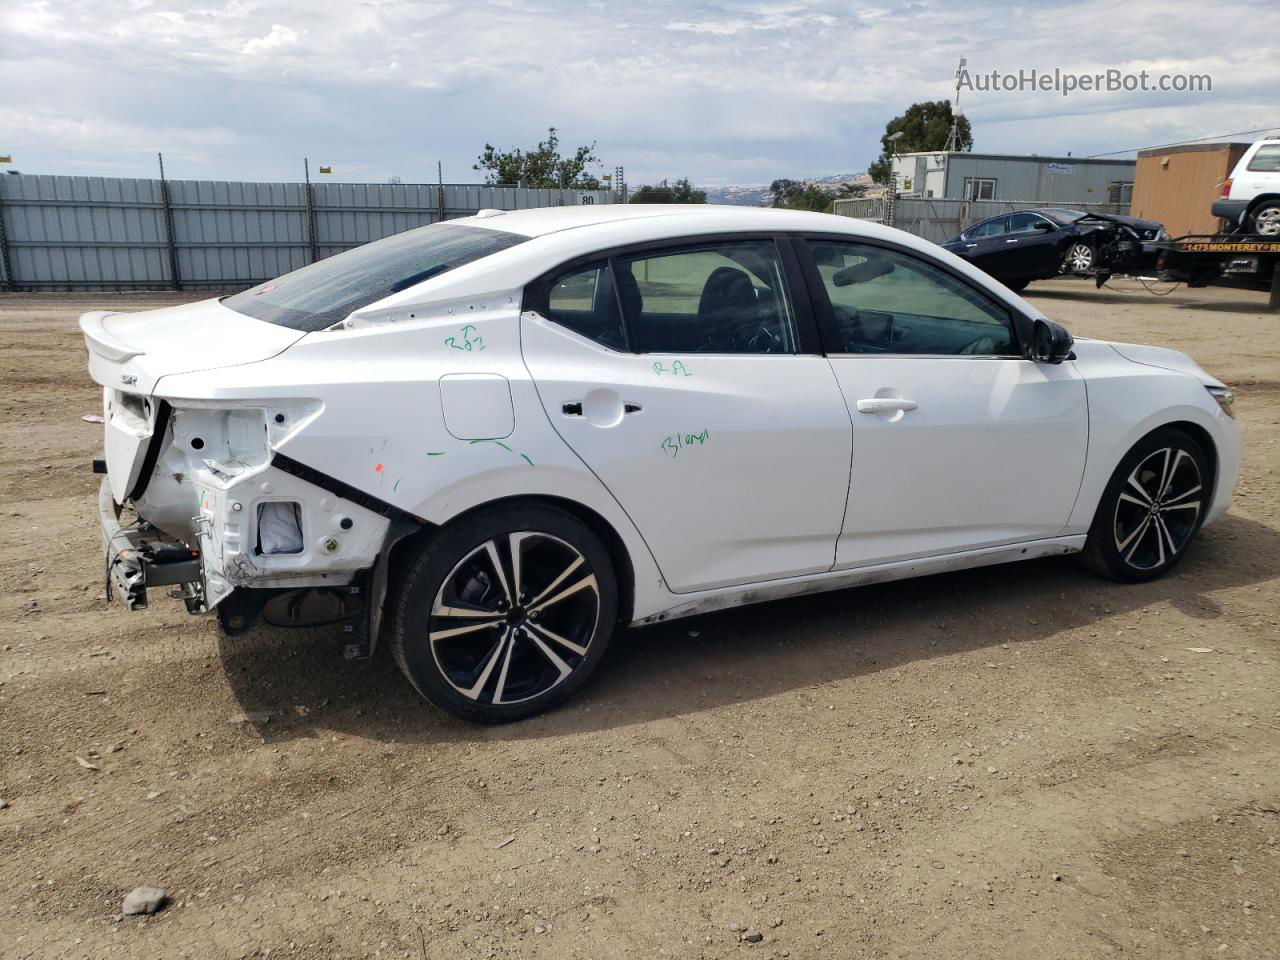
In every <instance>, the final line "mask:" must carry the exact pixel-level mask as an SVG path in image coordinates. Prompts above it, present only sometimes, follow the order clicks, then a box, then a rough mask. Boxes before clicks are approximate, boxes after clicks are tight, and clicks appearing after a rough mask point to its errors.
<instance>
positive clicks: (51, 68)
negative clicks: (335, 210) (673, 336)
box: [0, 0, 1280, 186]
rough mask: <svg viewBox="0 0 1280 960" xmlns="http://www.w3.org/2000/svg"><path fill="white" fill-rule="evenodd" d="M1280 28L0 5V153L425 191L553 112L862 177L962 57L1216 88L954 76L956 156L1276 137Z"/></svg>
mask: <svg viewBox="0 0 1280 960" xmlns="http://www.w3.org/2000/svg"><path fill="white" fill-rule="evenodd" d="M1278 28H1280V4H1278V3H1276V2H1275V0H1217V2H1214V3H1213V4H1206V3H1204V2H1191V0H1125V2H1124V3H1116V2H1113V0H1074V2H1058V0H1030V2H1026V0H1024V2H1016V0H1014V2H1008V0H977V2H965V3H961V2H956V0H907V2H861V0H851V2H805V0H795V2H751V0H747V2H734V0H723V2H708V0H686V2H672V0H646V2H644V3H639V4H633V3H626V2H622V0H615V2H609V3H603V2H598V0H575V2H572V3H569V2H563V0H504V2H492V0H433V2H400V0H345V2H342V3H336V2H333V0H307V2H303V0H230V2H225V3H219V2H216V0H203V2H201V0H195V2H188V0H168V2H151V0H125V2H121V0H56V2H55V0H3V4H0V155H10V156H12V158H13V163H12V167H13V168H17V169H20V170H21V171H22V172H23V173H62V174H69V173H76V174H93V175H104V176H143V177H147V176H154V175H155V172H156V153H157V152H158V151H163V153H164V157H165V167H166V173H167V174H168V176H170V177H171V178H176V179H224V180H295V179H300V176H301V172H302V161H303V157H309V158H310V160H311V164H312V171H313V174H314V173H315V170H316V168H317V166H319V165H320V164H324V165H328V166H331V167H332V170H333V173H332V175H331V178H332V179H335V180H351V181H374V182H380V181H385V180H387V179H388V178H390V177H400V178H401V179H402V180H403V181H404V182H427V181H430V182H434V180H435V178H436V164H437V162H440V163H443V165H444V178H445V180H446V181H447V182H479V181H481V180H482V179H483V176H482V174H481V173H479V172H477V171H475V170H473V169H472V164H473V163H474V162H475V158H476V155H477V154H479V153H480V151H481V150H482V149H483V147H484V144H485V143H486V142H489V143H493V144H495V145H498V146H501V147H510V146H522V147H528V146H531V145H533V144H534V143H536V142H537V141H538V140H539V139H541V138H542V137H543V136H545V133H546V129H547V127H549V126H553V125H554V126H556V127H557V128H558V129H559V131H560V136H561V142H562V145H563V146H566V147H572V146H575V145H577V144H579V143H590V142H592V141H594V142H595V143H596V150H597V153H598V155H599V156H600V158H601V160H602V162H603V163H602V166H601V168H599V170H598V172H600V173H604V172H611V171H612V169H613V167H614V166H615V165H623V166H624V167H625V169H626V175H627V176H626V178H627V181H628V182H629V183H630V184H632V185H636V184H639V183H645V182H654V181H656V180H658V179H661V178H664V177H667V178H673V179H674V178H677V177H684V176H687V177H690V178H692V179H693V180H694V182H695V183H697V184H702V185H710V186H717V185H750V184H759V183H768V182H769V181H770V180H772V179H774V178H777V177H792V178H803V177H811V176H825V175H830V174H843V173H856V172H860V171H862V170H864V169H865V168H866V166H867V164H868V163H869V162H870V161H872V160H873V159H875V157H876V156H877V155H878V153H879V137H880V135H881V134H882V133H883V131H884V124H885V122H886V121H888V120H889V119H890V118H891V117H893V116H894V115H895V114H897V113H899V112H901V110H902V109H904V108H905V107H906V106H907V105H909V104H910V103H912V102H913V101H918V100H934V99H944V98H947V97H954V95H955V84H956V79H955V77H956V67H957V63H958V61H959V59H960V58H961V57H965V58H966V59H967V61H968V70H969V73H970V77H971V78H973V77H976V76H977V75H979V74H982V73H989V72H990V71H992V70H999V71H1002V72H1005V73H1012V74H1016V73H1017V72H1018V71H1019V70H1030V69H1032V68H1037V69H1039V70H1042V71H1044V70H1048V71H1052V70H1053V69H1054V68H1059V69H1061V70H1063V71H1069V72H1076V73H1095V72H1100V71H1105V70H1107V69H1117V70H1121V71H1125V72H1132V73H1137V72H1138V71H1140V70H1147V71H1150V72H1151V73H1152V74H1153V75H1156V74H1190V73H1195V74H1208V75H1209V76H1210V77H1211V78H1212V90H1211V91H1202V92H1195V93H1189V92H1188V93H1175V92H1168V93H1158V92H1146V93H1143V92H1130V93H1126V92H1110V93H1109V92H1105V91H1104V92H1088V93H1085V92H1076V93H1073V94H1072V95H1071V96H1068V97H1063V96H1062V95H1061V94H1059V93H1055V92H1046V91H1038V90H1024V91H1012V92H1006V91H1000V90H998V91H995V92H991V91H987V92H982V91H978V90H974V89H965V90H962V91H961V94H960V105H961V107H962V108H963V110H964V112H965V115H966V116H967V117H968V118H969V121H970V123H971V125H972V128H973V133H974V140H975V144H974V147H975V149H976V150H979V151H985V152H1009V153H1038V154H1042V155H1050V154H1056V155H1065V154H1067V153H1068V152H1070V153H1072V154H1073V155H1074V156H1085V155H1090V154H1097V153H1110V152H1113V151H1121V150H1126V149H1130V148H1135V147H1142V146H1148V145H1154V144H1163V143H1168V142H1173V141H1179V140H1185V139H1191V138H1200V137H1207V136H1218V135H1221V134H1230V133H1235V132H1237V131H1245V130H1253V129H1256V128H1267V127H1274V128H1275V131H1274V132H1276V133H1280V95H1277V91H1280V29H1278ZM975 85H976V80H975ZM1240 139H1244V140H1250V139H1254V137H1252V136H1245V137H1242V138H1240ZM1129 155H1132V154H1129ZM0 169H3V166H0ZM317 176H318V175H317Z"/></svg>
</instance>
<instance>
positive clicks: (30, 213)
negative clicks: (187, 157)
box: [0, 175, 613, 290]
mask: <svg viewBox="0 0 1280 960" xmlns="http://www.w3.org/2000/svg"><path fill="white" fill-rule="evenodd" d="M165 188H167V195H168V208H167V210H166V205H165V193H166V189H165ZM310 199H311V203H310V205H309V204H308V187H307V185H306V184H303V183H241V182H232V181H224V180H169V181H165V182H163V185H162V181H160V180H130V179H118V178H109V177H80V176H76V177H58V176H43V175H36V176H29V175H28V176H18V175H9V176H3V177H0V249H2V252H3V253H4V254H5V255H4V256H3V257H0V287H3V288H4V289H22V290H79V289H85V290H92V289H99V290H111V289H127V288H164V287H180V288H184V289H187V288H195V289H226V288H237V287H246V286H250V285H252V284H255V283H260V282H261V281H263V280H267V279H270V278H271V277H276V276H279V275H280V274H282V273H287V272H288V271H290V270H295V269H297V268H298V267H301V266H305V265H306V264H307V263H309V262H311V259H312V249H313V240H314V250H315V255H316V257H318V258H323V257H327V256H331V255H332V254H335V253H339V252H341V251H343V250H349V249H350V248H352V247H355V246H359V245H360V244H362V243H368V242H370V241H371V240H378V239H381V238H382V237H387V236H391V235H392V234H396V233H400V232H402V231H405V230H410V229H412V228H414V227H419V226H425V225H427V224H431V223H435V222H436V221H437V220H439V219H440V214H441V208H442V207H443V215H444V218H445V219H446V220H450V219H454V218H457V217H465V216H470V215H471V214H474V213H475V212H476V211H477V210H482V209H485V208H493V209H498V210H520V209H525V208H528V207H547V206H565V205H579V204H584V203H611V202H613V195H612V193H611V192H610V191H607V190H594V191H582V190H541V189H530V188H527V187H508V186H484V185H481V184H444V185H443V186H441V185H438V184H414V183H403V184H402V183H395V184H391V183H314V184H311V186H310ZM309 211H310V216H309V215H308V213H309ZM170 223H171V224H172V230H170V227H169V224H170ZM313 230H314V237H313V234H312V231H313ZM171 262H172V263H173V264H175V265H176V267H177V277H176V278H175V277H174V276H173V271H172V269H171V268H170V264H171Z"/></svg>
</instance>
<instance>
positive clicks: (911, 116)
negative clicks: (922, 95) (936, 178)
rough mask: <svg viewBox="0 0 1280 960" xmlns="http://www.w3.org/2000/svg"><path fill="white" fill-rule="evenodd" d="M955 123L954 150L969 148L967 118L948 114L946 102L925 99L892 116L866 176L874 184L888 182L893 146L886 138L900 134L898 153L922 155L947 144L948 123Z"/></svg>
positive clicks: (891, 165)
mask: <svg viewBox="0 0 1280 960" xmlns="http://www.w3.org/2000/svg"><path fill="white" fill-rule="evenodd" d="M953 119H954V120H955V122H956V149H957V150H972V149H973V131H972V130H971V129H970V128H969V118H968V117H965V116H963V115H961V116H956V115H955V114H953V113H952V112H951V101H950V100H927V101H925V102H923V103H913V104H912V105H911V106H909V107H907V109H906V111H905V112H904V113H902V114H900V115H899V116H896V117H894V118H893V119H892V120H890V121H889V122H888V123H886V124H885V125H884V136H882V137H881V138H880V147H881V151H880V159H878V160H876V161H875V162H874V163H872V164H871V166H869V167H867V173H869V174H871V179H872V180H874V181H875V182H876V183H885V184H887V183H888V182H889V175H890V174H891V173H892V172H893V154H894V146H895V144H893V143H892V142H890V140H889V135H890V134H893V133H899V132H901V133H902V138H901V139H900V140H899V141H898V142H897V144H896V146H897V152H898V153H925V152H927V151H931V150H941V149H942V148H943V147H945V146H946V145H947V134H948V133H949V132H950V130H951V121H952V120H953Z"/></svg>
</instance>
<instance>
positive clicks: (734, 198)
mask: <svg viewBox="0 0 1280 960" xmlns="http://www.w3.org/2000/svg"><path fill="white" fill-rule="evenodd" d="M797 179H799V181H800V182H801V183H804V184H812V185H813V186H815V187H821V188H822V189H823V190H828V191H830V192H831V193H837V192H839V190H840V187H841V186H842V185H844V184H846V183H859V184H863V185H865V186H866V187H868V188H869V190H870V192H871V193H873V194H874V193H875V192H876V191H877V190H878V189H879V188H878V187H876V186H875V185H874V184H873V183H872V182H871V178H870V177H869V176H867V175H866V174H865V173H838V174H833V175H831V176H829V177H802V178H797ZM699 189H702V190H706V191H707V203H731V204H736V205H737V206H741V207H767V206H769V205H770V204H772V203H773V194H771V193H770V192H769V185H768V184H754V185H749V186H728V187H700V188H699Z"/></svg>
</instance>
